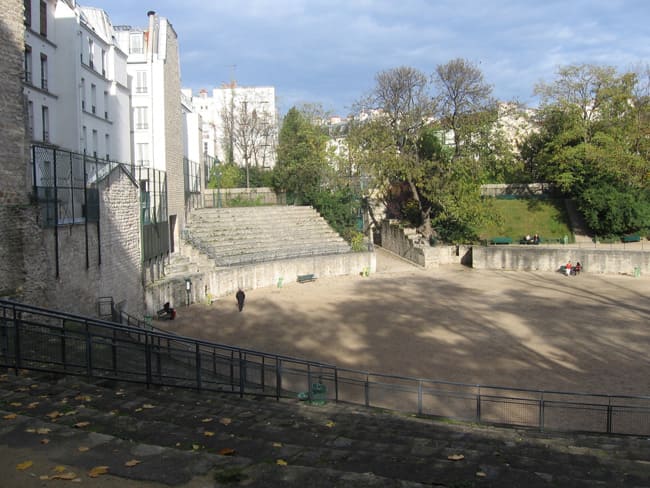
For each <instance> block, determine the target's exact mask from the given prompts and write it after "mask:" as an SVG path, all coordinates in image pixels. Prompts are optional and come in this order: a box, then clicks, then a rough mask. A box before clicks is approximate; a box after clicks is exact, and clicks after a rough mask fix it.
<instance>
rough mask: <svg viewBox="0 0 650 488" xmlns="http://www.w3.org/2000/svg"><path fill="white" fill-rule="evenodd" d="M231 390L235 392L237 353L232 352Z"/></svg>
mask: <svg viewBox="0 0 650 488" xmlns="http://www.w3.org/2000/svg"><path fill="white" fill-rule="evenodd" d="M230 390H231V391H233V392H234V391H235V351H230Z"/></svg>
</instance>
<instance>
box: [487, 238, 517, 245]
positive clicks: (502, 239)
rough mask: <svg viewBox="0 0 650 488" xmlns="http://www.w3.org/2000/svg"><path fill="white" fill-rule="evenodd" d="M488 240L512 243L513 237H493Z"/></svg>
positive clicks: (494, 242) (496, 242) (491, 242)
mask: <svg viewBox="0 0 650 488" xmlns="http://www.w3.org/2000/svg"><path fill="white" fill-rule="evenodd" d="M488 242H489V243H490V244H495V245H497V244H512V237H491V238H490V239H489V240H488Z"/></svg>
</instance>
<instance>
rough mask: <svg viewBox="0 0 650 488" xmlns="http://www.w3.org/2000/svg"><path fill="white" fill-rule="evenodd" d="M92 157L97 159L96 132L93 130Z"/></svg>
mask: <svg viewBox="0 0 650 488" xmlns="http://www.w3.org/2000/svg"><path fill="white" fill-rule="evenodd" d="M93 157H95V158H96V157H97V131H96V130H95V129H93Z"/></svg>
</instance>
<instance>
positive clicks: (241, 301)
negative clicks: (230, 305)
mask: <svg viewBox="0 0 650 488" xmlns="http://www.w3.org/2000/svg"><path fill="white" fill-rule="evenodd" d="M235 298H237V308H239V311H240V312H241V311H242V310H243V308H244V300H246V293H244V290H242V289H241V288H240V289H238V290H237V293H236V294H235Z"/></svg>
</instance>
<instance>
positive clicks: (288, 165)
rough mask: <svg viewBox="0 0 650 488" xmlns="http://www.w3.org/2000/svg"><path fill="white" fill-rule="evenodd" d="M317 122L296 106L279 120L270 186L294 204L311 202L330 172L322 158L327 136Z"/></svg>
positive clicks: (325, 159)
mask: <svg viewBox="0 0 650 488" xmlns="http://www.w3.org/2000/svg"><path fill="white" fill-rule="evenodd" d="M319 122H320V121H316V120H313V118H311V117H309V116H307V115H306V114H305V113H304V112H302V111H301V110H299V109H298V108H296V107H292V108H291V109H290V110H289V111H288V112H287V114H286V115H285V117H284V119H283V121H282V127H281V129H280V134H279V141H278V155H277V164H276V168H275V173H274V187H275V189H276V190H277V191H283V192H286V193H287V194H288V195H289V196H291V197H293V198H294V199H295V202H297V203H303V204H304V203H307V204H310V203H312V202H313V196H314V195H315V194H316V193H318V191H319V190H320V188H321V186H322V185H323V184H324V183H325V182H326V180H327V176H328V173H329V171H330V168H329V165H328V163H327V158H326V145H327V135H326V133H325V132H324V130H323V129H322V127H321V125H319Z"/></svg>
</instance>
